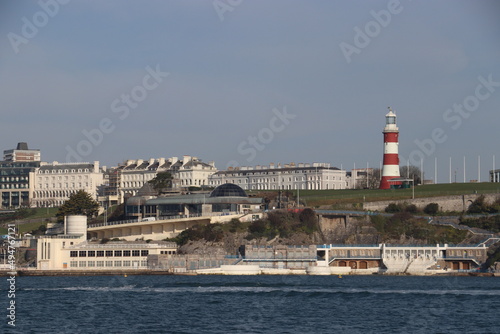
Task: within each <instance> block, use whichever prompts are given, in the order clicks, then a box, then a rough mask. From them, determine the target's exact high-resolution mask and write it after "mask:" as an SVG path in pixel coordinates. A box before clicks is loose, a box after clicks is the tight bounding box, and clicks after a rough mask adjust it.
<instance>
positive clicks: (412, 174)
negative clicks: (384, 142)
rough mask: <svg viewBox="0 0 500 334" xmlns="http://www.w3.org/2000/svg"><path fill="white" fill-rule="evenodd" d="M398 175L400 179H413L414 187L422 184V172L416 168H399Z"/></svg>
mask: <svg viewBox="0 0 500 334" xmlns="http://www.w3.org/2000/svg"><path fill="white" fill-rule="evenodd" d="M399 174H400V175H401V177H404V178H408V179H413V180H414V181H415V184H416V185H417V184H422V178H421V176H422V172H421V170H420V168H419V167H417V166H412V165H410V166H409V167H408V166H401V167H400V168H399Z"/></svg>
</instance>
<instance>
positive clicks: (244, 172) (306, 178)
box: [209, 163, 350, 190]
mask: <svg viewBox="0 0 500 334" xmlns="http://www.w3.org/2000/svg"><path fill="white" fill-rule="evenodd" d="M224 183H233V184H236V185H238V186H240V187H241V188H243V189H245V190H280V189H281V190H294V189H300V190H306V189H307V190H325V189H347V188H349V187H350V185H349V179H348V178H347V176H346V171H345V170H342V169H339V168H336V167H331V166H330V164H329V163H312V164H307V163H306V164H304V163H299V164H298V165H296V164H294V163H290V164H286V165H284V166H281V165H280V164H278V165H277V166H275V165H274V164H270V165H269V166H255V167H235V168H229V169H228V170H226V171H219V172H217V173H214V174H213V175H211V176H210V177H209V185H210V186H211V187H217V186H219V185H221V184H224Z"/></svg>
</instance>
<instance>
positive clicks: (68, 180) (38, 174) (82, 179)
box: [30, 161, 105, 207]
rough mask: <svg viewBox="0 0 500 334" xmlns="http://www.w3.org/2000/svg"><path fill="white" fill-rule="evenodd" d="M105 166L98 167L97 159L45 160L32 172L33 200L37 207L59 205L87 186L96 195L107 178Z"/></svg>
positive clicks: (86, 188)
mask: <svg viewBox="0 0 500 334" xmlns="http://www.w3.org/2000/svg"><path fill="white" fill-rule="evenodd" d="M104 170H105V167H104ZM104 170H103V169H102V168H100V167H99V162H98V161H94V163H87V162H82V163H59V162H57V161H54V162H53V163H47V162H42V163H41V164H40V167H38V168H36V169H35V171H34V172H33V173H32V175H30V179H33V187H34V191H33V198H32V200H31V204H32V205H33V206H36V207H52V206H60V205H62V204H64V202H65V201H66V200H68V199H69V197H70V196H71V195H73V194H74V193H76V192H78V191H79V190H84V191H86V192H87V193H89V194H90V195H92V196H93V198H94V199H97V193H98V189H99V188H100V187H101V186H102V185H103V182H104V181H103V171H104Z"/></svg>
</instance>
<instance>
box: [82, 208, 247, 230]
mask: <svg viewBox="0 0 500 334" xmlns="http://www.w3.org/2000/svg"><path fill="white" fill-rule="evenodd" d="M243 213H244V212H238V211H231V212H212V213H208V214H201V213H192V214H189V215H176V216H159V217H157V218H156V217H154V218H156V220H149V221H148V220H146V221H142V220H137V219H128V220H117V221H112V222H106V223H99V224H91V225H89V226H88V227H89V228H94V227H103V226H113V225H123V224H135V223H152V222H158V221H161V220H174V219H184V218H199V217H218V216H231V215H240V214H243ZM145 218H147V217H145Z"/></svg>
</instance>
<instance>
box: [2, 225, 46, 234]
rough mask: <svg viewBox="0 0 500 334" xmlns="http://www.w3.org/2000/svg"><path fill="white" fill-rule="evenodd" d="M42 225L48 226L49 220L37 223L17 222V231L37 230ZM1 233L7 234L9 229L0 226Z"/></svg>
mask: <svg viewBox="0 0 500 334" xmlns="http://www.w3.org/2000/svg"><path fill="white" fill-rule="evenodd" d="M40 225H45V226H47V222H36V223H21V224H16V233H26V232H29V231H33V230H36V229H37V228H38V227H39V226H40ZM0 234H1V235H4V234H7V229H6V228H3V227H0Z"/></svg>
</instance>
